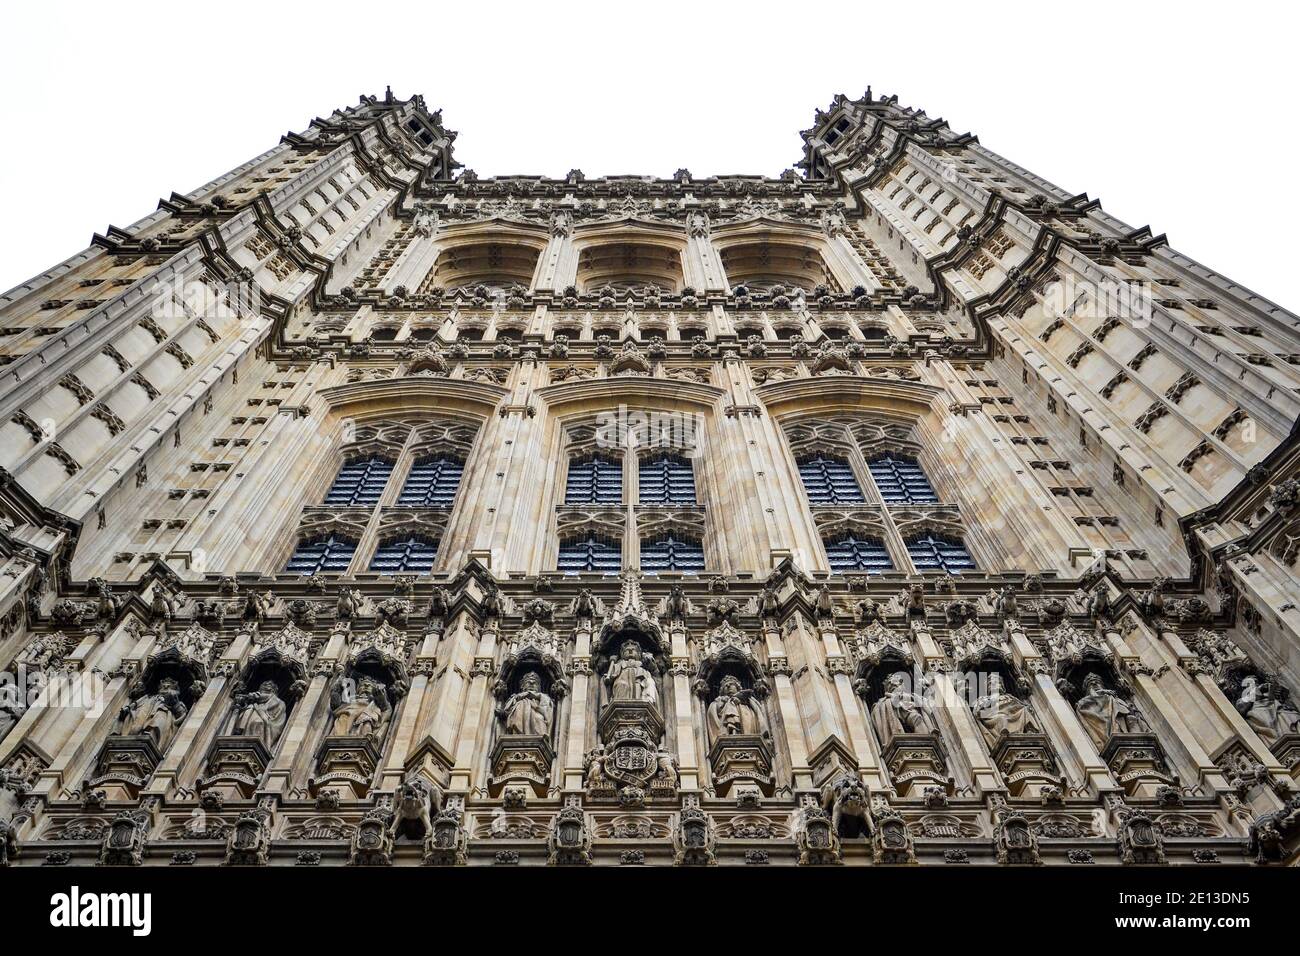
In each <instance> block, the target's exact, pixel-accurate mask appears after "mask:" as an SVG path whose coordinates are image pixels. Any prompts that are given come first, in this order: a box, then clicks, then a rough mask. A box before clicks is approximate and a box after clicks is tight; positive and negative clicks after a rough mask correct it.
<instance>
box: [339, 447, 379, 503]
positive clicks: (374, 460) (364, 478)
mask: <svg viewBox="0 0 1300 956" xmlns="http://www.w3.org/2000/svg"><path fill="white" fill-rule="evenodd" d="M392 473H393V463H392V462H391V461H389V460H388V459H386V458H380V457H379V456H378V455H372V456H370V457H369V458H355V459H353V460H352V461H349V462H346V463H345V464H344V465H343V467H342V468H340V469H339V473H338V474H337V475H335V476H334V484H332V485H330V490H329V491H328V492H327V493H326V494H325V504H327V505H376V504H379V499H380V497H381V496H382V495H383V493H384V486H385V485H387V484H388V476H389V475H391V474H392Z"/></svg>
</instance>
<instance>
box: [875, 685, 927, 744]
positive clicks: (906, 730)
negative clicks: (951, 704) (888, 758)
mask: <svg viewBox="0 0 1300 956" xmlns="http://www.w3.org/2000/svg"><path fill="white" fill-rule="evenodd" d="M906 685H907V675H906V674H904V673H903V672H901V671H898V672H895V673H893V674H890V675H889V676H888V677H886V678H885V694H884V696H883V697H881V698H880V700H878V701H876V703H875V706H873V707H872V708H871V723H872V724H873V725H875V728H876V736H877V737H878V739H879V740H880V745H881V746H882V747H883V746H886V745H888V743H889V742H890V741H891V740H893V739H894V736H895V735H896V734H932V733H934V732H935V731H937V730H938V728H937V727H936V726H935V722H934V715H933V714H931V713H930V705H929V704H928V703H927V702H926V700H925V698H923V697H921V696H920V695H918V694H913V693H912V692H910V691H909V690H907V686H906Z"/></svg>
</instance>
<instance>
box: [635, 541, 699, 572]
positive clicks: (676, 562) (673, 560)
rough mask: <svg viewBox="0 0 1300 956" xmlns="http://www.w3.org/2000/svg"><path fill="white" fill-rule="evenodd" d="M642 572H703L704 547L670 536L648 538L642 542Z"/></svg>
mask: <svg viewBox="0 0 1300 956" xmlns="http://www.w3.org/2000/svg"><path fill="white" fill-rule="evenodd" d="M641 570H643V571H646V572H648V573H651V574H653V573H654V572H656V571H686V572H693V571H696V572H697V571H703V570H704V546H703V545H702V544H700V542H698V541H693V540H691V539H689V538H683V537H677V536H676V535H674V534H672V533H671V532H670V533H669V534H664V535H658V536H656V537H654V538H647V539H645V540H644V541H642V542H641Z"/></svg>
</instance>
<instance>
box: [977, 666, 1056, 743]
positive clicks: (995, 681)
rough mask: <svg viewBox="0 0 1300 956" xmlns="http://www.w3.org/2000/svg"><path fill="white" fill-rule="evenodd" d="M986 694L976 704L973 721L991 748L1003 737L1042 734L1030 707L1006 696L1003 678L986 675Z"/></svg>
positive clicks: (1009, 695)
mask: <svg viewBox="0 0 1300 956" xmlns="http://www.w3.org/2000/svg"><path fill="white" fill-rule="evenodd" d="M988 691H989V692H988V693H987V694H985V695H984V696H983V697H981V698H980V699H979V700H977V701H975V708H974V710H975V719H976V720H977V721H979V725H980V730H982V731H983V732H984V740H985V741H986V742H987V743H988V745H989V746H990V747H992V746H994V745H995V744H996V743H997V742H998V741H999V740H1001V739H1002V737H1003V735H1004V734H1041V733H1042V732H1043V728H1042V726H1041V725H1040V724H1039V722H1038V718H1037V717H1036V716H1034V712H1033V710H1031V709H1030V707H1029V705H1028V704H1027V703H1025V702H1024V701H1023V700H1021V699H1020V698H1019V697H1017V696H1015V695H1014V694H1011V693H1008V692H1007V689H1006V687H1005V685H1003V683H1002V675H1001V674H997V673H993V674H990V675H989V683H988Z"/></svg>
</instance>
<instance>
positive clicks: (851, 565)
mask: <svg viewBox="0 0 1300 956" xmlns="http://www.w3.org/2000/svg"><path fill="white" fill-rule="evenodd" d="M823 543H824V544H825V545H826V558H827V560H828V561H829V562H830V566H831V570H832V571H835V572H839V573H843V572H845V571H865V572H867V573H868V574H879V573H881V572H882V571H892V570H894V562H893V559H891V558H890V557H889V549H888V548H886V547H885V543H884V542H883V541H881V540H880V539H879V538H870V537H867V536H865V535H862V536H859V535H854V534H844V535H840V536H838V537H835V538H827V539H826V540H825V541H824V542H823Z"/></svg>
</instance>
